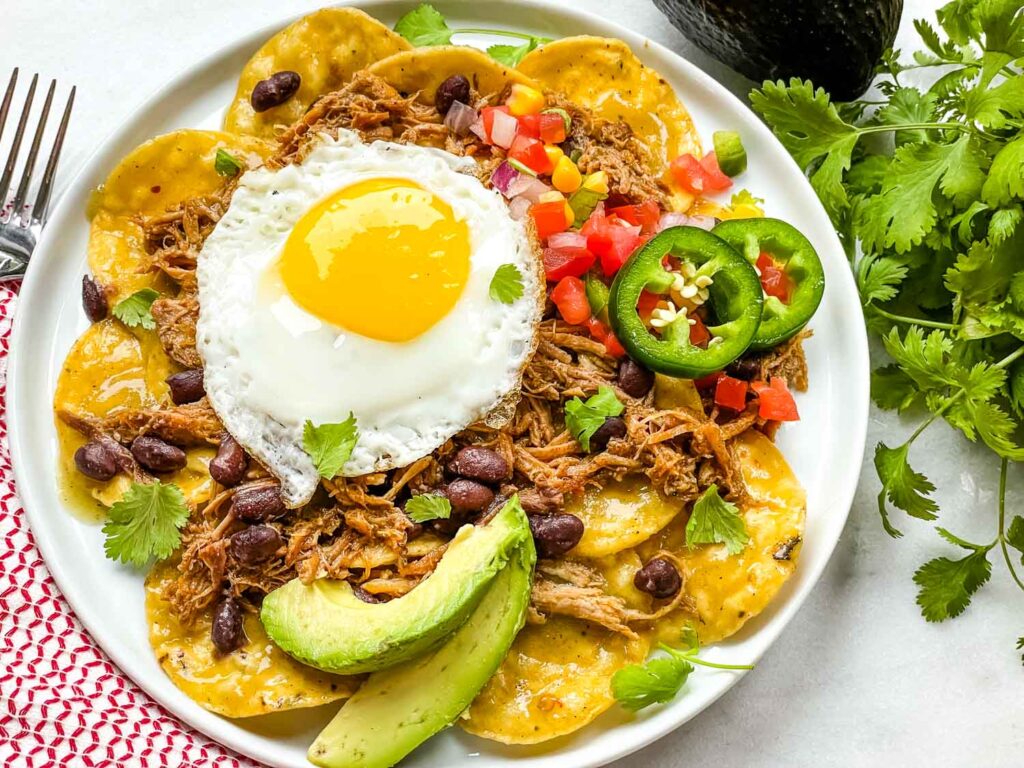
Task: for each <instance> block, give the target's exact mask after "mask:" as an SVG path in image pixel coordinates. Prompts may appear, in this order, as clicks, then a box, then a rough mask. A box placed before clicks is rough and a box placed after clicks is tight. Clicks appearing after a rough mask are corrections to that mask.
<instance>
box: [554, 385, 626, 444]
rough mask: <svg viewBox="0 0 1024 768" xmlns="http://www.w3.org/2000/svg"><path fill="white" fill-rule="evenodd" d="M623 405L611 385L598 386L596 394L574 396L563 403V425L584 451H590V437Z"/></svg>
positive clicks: (620, 409) (617, 413)
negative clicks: (585, 396)
mask: <svg viewBox="0 0 1024 768" xmlns="http://www.w3.org/2000/svg"><path fill="white" fill-rule="evenodd" d="M625 408H626V406H624V405H623V404H622V403H621V402H620V401H619V398H617V397H616V396H615V392H614V391H613V390H612V389H611V387H598V388H597V394H596V395H592V396H591V397H588V398H587V399H586V400H580V399H579V398H578V397H574V398H572V399H571V400H568V401H566V403H565V426H566V428H567V429H568V430H569V432H570V433H571V434H572V436H573V437H575V438H576V440H578V441H579V444H580V446H582V448H583V450H584V451H588V452H589V451H590V438H592V437H593V436H594V433H595V432H597V430H598V429H600V427H601V425H602V424H604V423H605V421H607V420H608V419H609V418H610V417H612V416H619V415H620V414H621V413H622V412H623V411H624V410H625Z"/></svg>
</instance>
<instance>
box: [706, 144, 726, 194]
mask: <svg viewBox="0 0 1024 768" xmlns="http://www.w3.org/2000/svg"><path fill="white" fill-rule="evenodd" d="M700 165H701V168H703V169H704V191H705V192H724V191H725V190H727V189H728V188H729V187H731V186H732V179H730V178H729V177H728V176H726V175H725V174H724V173H722V169H721V168H719V167H718V156H717V155H716V154H715V153H714V152H708V153H707V154H706V155H704V159H703V160H701V161H700Z"/></svg>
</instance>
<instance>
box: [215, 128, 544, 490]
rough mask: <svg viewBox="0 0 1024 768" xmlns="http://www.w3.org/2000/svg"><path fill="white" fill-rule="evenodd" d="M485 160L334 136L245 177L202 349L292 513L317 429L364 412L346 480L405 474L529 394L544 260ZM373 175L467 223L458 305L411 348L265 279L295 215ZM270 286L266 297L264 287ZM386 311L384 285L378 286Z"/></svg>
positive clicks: (221, 402) (225, 227) (219, 399)
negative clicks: (485, 181)
mask: <svg viewBox="0 0 1024 768" xmlns="http://www.w3.org/2000/svg"><path fill="white" fill-rule="evenodd" d="M474 166H475V164H474V162H473V161H472V160H470V159H467V158H457V157H455V156H453V155H450V154H448V153H445V152H441V151H439V150H433V149H429V148H424V147H417V146H411V145H398V144H392V143H387V142H380V141H378V142H374V143H372V144H369V145H365V144H363V143H361V142H360V140H359V138H358V137H357V136H356V135H355V134H353V133H351V132H342V133H341V135H340V136H339V137H338V138H337V139H332V138H330V137H327V136H324V137H323V138H322V142H321V144H320V145H319V146H318V147H317V148H316V149H314V150H313V151H312V152H311V153H310V154H309V155H308V156H307V157H306V158H305V160H304V161H303V162H302V163H301V164H300V165H290V166H286V167H284V168H281V169H278V170H269V169H260V170H256V171H250V172H249V173H246V174H245V175H244V176H243V177H242V178H241V180H240V181H239V184H238V188H237V189H236V190H235V193H234V195H233V197H232V200H231V204H230V206H229V208H228V210H227V212H226V213H225V215H224V217H223V218H222V219H221V220H220V222H219V223H218V224H217V226H216V228H215V229H214V231H213V232H212V233H211V234H210V236H209V237H208V238H207V240H206V242H205V244H204V246H203V248H202V251H201V253H200V254H199V258H198V267H197V275H198V281H199V304H200V313H199V321H198V325H197V347H198V350H199V353H200V355H201V356H202V358H203V361H204V375H205V386H206V393H207V396H208V397H209V399H210V403H211V404H212V406H213V408H214V410H215V411H216V412H217V414H218V416H219V417H220V418H221V420H222V421H223V422H224V425H225V427H226V428H227V430H228V431H229V432H230V433H231V435H232V436H233V437H234V438H235V439H236V440H237V441H238V442H239V443H240V444H241V445H242V446H244V447H245V448H246V450H248V451H249V452H250V453H251V454H252V455H253V456H255V457H256V458H257V459H258V460H259V461H260V462H262V463H263V464H264V465H265V466H266V467H267V469H268V470H270V471H271V472H272V473H273V474H274V475H276V476H277V477H278V478H279V479H280V481H281V489H282V496H283V497H284V499H285V501H286V503H287V504H288V505H289V506H293V507H294V506H299V505H301V504H303V503H305V502H307V501H308V500H309V498H310V497H311V496H312V494H313V492H314V491H315V490H316V487H317V484H318V477H317V472H316V469H315V467H314V464H313V462H312V460H311V459H310V457H309V456H308V455H307V454H306V452H305V450H304V449H303V441H302V433H303V425H304V423H305V422H306V420H307V419H308V420H310V421H312V422H313V423H314V424H323V423H336V422H341V421H344V420H345V419H346V418H347V417H348V415H349V413H350V412H351V413H353V414H355V416H356V419H357V423H358V427H359V440H358V443H357V444H356V447H355V449H354V451H353V453H352V456H351V459H350V460H349V461H348V462H347V463H346V464H345V466H344V467H343V469H342V471H341V474H342V475H344V476H356V475H362V474H366V473H369V472H374V471H379V470H384V469H390V468H393V467H400V466H405V465H408V464H410V463H412V462H413V461H415V460H416V459H418V458H420V457H422V456H425V455H427V454H429V453H430V452H432V451H433V450H435V449H436V448H438V447H439V446H440V445H442V444H443V443H444V442H445V441H446V440H447V439H449V438H450V437H451V436H452V435H454V434H455V433H456V432H458V431H460V430H461V429H464V428H465V427H466V426H468V425H469V424H471V423H473V422H475V421H478V420H480V419H481V418H483V417H484V416H485V415H486V414H487V413H488V412H490V411H491V410H492V409H494V408H495V406H497V405H499V404H500V403H501V402H502V400H503V399H506V398H507V396H508V395H509V393H511V392H515V391H516V390H517V389H518V386H519V380H520V377H521V371H522V368H523V366H524V365H525V363H526V361H527V359H528V357H529V355H530V354H531V353H532V350H533V347H534V338H535V333H536V327H537V323H538V322H539V320H540V314H541V304H540V302H539V301H538V297H540V296H543V285H542V277H541V276H540V272H539V268H538V265H537V258H536V256H535V254H534V252H533V249H532V247H531V245H530V241H529V238H528V237H527V233H526V230H525V228H524V226H523V224H522V223H521V222H517V221H514V220H513V219H512V218H511V217H510V216H509V213H508V209H507V206H506V205H505V203H504V201H503V199H502V198H501V196H500V195H499V194H498V193H497V192H494V191H490V190H487V189H486V188H485V187H484V186H483V185H482V184H481V183H480V181H479V180H478V179H476V178H475V177H474V176H472V175H470V174H469V173H467V171H471V170H472V169H473V168H474ZM371 178H404V179H409V180H412V181H415V182H416V183H418V184H419V185H421V186H422V187H423V188H425V189H427V190H429V191H430V192H432V193H433V194H435V195H436V196H438V197H439V198H441V199H442V200H443V201H444V202H446V203H447V204H448V205H449V206H451V208H452V211H453V213H454V215H455V216H456V218H459V219H462V220H464V221H465V222H466V224H467V227H468V229H469V233H470V247H471V256H470V262H471V263H470V274H469V277H468V280H467V282H466V285H465V287H464V289H463V292H462V294H461V296H460V298H459V300H458V301H457V303H456V305H455V306H454V307H453V308H452V309H451V311H450V312H449V313H448V314H447V315H445V316H444V317H443V318H442V319H441V320H440V321H439V322H437V323H436V324H435V325H434V326H433V327H431V328H430V329H429V330H428V331H426V332H425V333H423V334H422V335H420V336H419V337H417V338H415V339H412V340H411V341H408V342H402V343H392V342H383V341H377V340H374V339H370V338H367V337H364V336H361V335H359V334H355V333H351V332H348V331H346V330H345V329H342V328H338V327H336V326H333V325H330V324H328V323H325V322H324V321H322V320H320V319H319V318H317V317H316V316H314V315H312V314H310V313H309V312H307V311H306V310H305V309H303V308H302V307H300V306H299V305H298V304H297V303H296V302H295V301H294V300H293V299H292V298H291V296H290V295H289V294H288V293H287V291H286V290H284V289H283V288H282V289H281V290H280V291H274V290H272V291H269V292H268V290H267V287H266V286H267V283H266V280H265V275H264V273H265V272H266V271H267V269H268V267H270V266H271V265H272V264H273V263H274V262H275V261H276V259H277V258H278V257H279V255H280V253H281V250H282V248H283V246H284V244H285V241H286V240H287V238H288V236H289V234H290V233H291V231H292V228H293V227H294V226H295V224H296V223H297V222H298V220H299V219H300V218H301V217H302V216H303V214H305V213H306V211H308V210H309V209H310V208H312V207H313V206H314V205H316V203H317V202H318V201H320V200H321V199H323V198H324V197H325V196H327V195H329V194H331V193H332V192H334V191H336V190H338V189H341V188H343V187H347V186H349V185H351V184H354V183H357V182H359V181H363V180H366V179H371ZM508 263H512V264H515V265H517V266H518V267H519V271H520V272H521V273H522V276H523V281H524V292H523V297H522V298H520V299H519V300H517V301H515V302H513V303H512V304H502V303H500V302H498V301H495V300H494V299H492V298H490V296H489V295H488V292H489V286H490V282H491V279H492V277H493V276H494V272H495V270H496V269H497V268H498V266H500V265H502V264H508ZM261 283H262V287H261ZM379 294H380V300H381V306H382V311H394V312H401V311H402V309H401V307H393V308H388V305H387V301H388V290H387V286H386V285H381V286H379Z"/></svg>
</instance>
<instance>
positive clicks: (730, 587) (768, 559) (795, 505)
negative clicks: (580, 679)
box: [640, 430, 806, 644]
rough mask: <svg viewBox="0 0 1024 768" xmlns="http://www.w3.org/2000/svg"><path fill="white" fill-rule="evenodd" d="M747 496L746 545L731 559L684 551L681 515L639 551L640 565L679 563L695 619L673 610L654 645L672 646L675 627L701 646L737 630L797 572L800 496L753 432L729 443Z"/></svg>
mask: <svg viewBox="0 0 1024 768" xmlns="http://www.w3.org/2000/svg"><path fill="white" fill-rule="evenodd" d="M732 446H733V449H734V450H735V452H736V454H737V458H738V459H739V462H740V466H741V468H742V472H743V479H744V481H746V484H747V488H748V490H749V492H750V496H751V503H750V504H749V505H748V506H746V507H745V508H744V509H743V522H744V524H745V525H746V527H747V533H748V534H749V535H750V539H751V540H750V543H749V544H748V545H747V546H746V548H745V549H744V550H743V551H742V552H740V553H739V554H736V555H730V554H729V553H728V552H727V551H726V548H725V545H724V544H714V545H701V546H698V547H695V548H693V549H689V548H687V547H686V545H685V538H686V534H685V528H686V519H685V516H681V517H680V518H679V519H678V520H676V521H674V522H673V523H672V524H671V525H669V526H668V527H667V528H666V529H665V530H664V531H662V533H661V534H659V535H658V536H656V537H655V538H654V539H652V540H651V541H649V542H647V543H645V544H644V545H643V546H642V547H640V552H641V555H642V556H643V558H644V560H647V559H648V558H650V557H653V556H654V555H655V554H656V553H657V551H658V550H661V549H664V550H668V551H670V552H674V553H675V554H676V556H677V557H678V558H679V559H680V560H681V561H682V563H683V565H684V568H685V571H686V574H685V580H684V585H685V587H684V588H685V590H686V593H687V594H688V595H689V596H690V597H691V598H692V599H693V603H694V606H695V607H696V609H697V619H696V621H694V617H693V615H692V614H684V613H682V612H678V611H677V612H675V613H673V614H671V615H669V616H667V617H666V618H665V619H663V620H661V621H660V622H658V624H657V627H656V634H657V636H658V639H661V640H664V641H665V642H668V643H678V642H679V631H680V629H681V628H682V627H683V626H684V625H686V624H688V623H694V624H695V627H696V629H697V635H698V636H699V637H700V641H701V642H702V643H705V644H706V643H714V642H717V641H719V640H723V639H725V638H727V637H729V636H730V635H732V634H733V633H735V632H737V631H738V630H739V629H740V627H742V626H743V625H744V624H745V623H746V622H747V621H749V620H750V619H752V618H753V617H754V616H757V615H758V614H759V613H761V611H763V610H764V609H765V607H766V606H767V605H768V604H769V603H770V602H771V601H772V599H773V598H774V597H775V595H776V594H778V592H779V590H780V589H781V588H782V585H783V584H785V582H786V580H787V579H788V578H789V577H790V576H791V575H792V574H793V571H795V570H796V562H797V558H798V557H799V555H800V541H801V537H802V536H803V530H804V516H805V512H806V497H805V494H804V490H803V488H801V486H800V483H799V482H798V481H797V479H796V476H795V475H794V474H793V470H792V469H790V468H789V465H788V464H787V463H786V460H785V459H784V458H783V456H782V453H781V452H780V451H779V449H778V448H776V447H775V444H774V443H772V442H771V440H769V439H768V438H767V437H765V436H764V435H762V434H761V433H760V432H757V431H756V430H748V431H747V432H745V433H744V434H743V435H741V436H740V437H738V438H736V440H735V441H733V443H732Z"/></svg>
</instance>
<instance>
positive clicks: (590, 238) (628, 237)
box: [581, 216, 643, 277]
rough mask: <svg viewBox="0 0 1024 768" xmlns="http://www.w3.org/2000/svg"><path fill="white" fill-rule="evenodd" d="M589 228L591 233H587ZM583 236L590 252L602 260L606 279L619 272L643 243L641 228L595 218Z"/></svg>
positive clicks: (582, 232) (588, 223)
mask: <svg viewBox="0 0 1024 768" xmlns="http://www.w3.org/2000/svg"><path fill="white" fill-rule="evenodd" d="M588 228H589V230H590V231H589V232H588V231H585V230H587V229H588ZM581 234H585V235H586V236H587V248H588V249H589V250H590V252H591V253H593V254H595V255H596V256H597V257H598V258H599V259H600V260H601V270H602V271H603V272H604V274H605V276H606V277H611V276H612V275H614V274H615V273H616V272H618V271H619V269H620V268H621V267H622V265H623V264H625V263H626V259H628V258H629V257H630V256H631V255H632V254H633V251H635V250H636V249H637V248H638V247H639V246H640V244H641V243H642V242H643V240H642V239H641V237H640V228H639V227H635V226H624V225H623V224H617V223H615V221H613V220H612V221H610V220H608V219H604V220H603V221H600V220H595V219H594V217H593V216H592V217H591V218H590V219H588V220H587V223H586V224H585V225H584V227H583V230H581Z"/></svg>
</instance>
